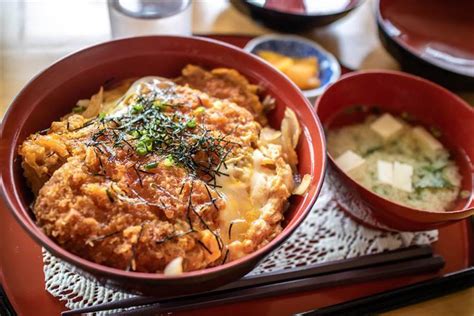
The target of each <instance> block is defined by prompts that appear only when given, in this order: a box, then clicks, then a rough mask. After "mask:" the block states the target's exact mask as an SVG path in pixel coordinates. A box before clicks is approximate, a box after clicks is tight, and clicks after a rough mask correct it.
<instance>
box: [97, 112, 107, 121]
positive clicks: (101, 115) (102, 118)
mask: <svg viewBox="0 0 474 316" xmlns="http://www.w3.org/2000/svg"><path fill="white" fill-rule="evenodd" d="M105 115H106V114H105V113H104V112H100V113H99V115H97V118H98V119H99V120H101V121H103V120H104V119H105Z"/></svg>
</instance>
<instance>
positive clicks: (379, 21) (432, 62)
mask: <svg viewBox="0 0 474 316" xmlns="http://www.w3.org/2000/svg"><path fill="white" fill-rule="evenodd" d="M382 1H385V0H377V3H376V4H375V5H376V12H375V17H376V20H377V24H378V25H379V28H380V29H381V30H382V32H383V33H385V35H386V36H387V37H388V38H390V39H391V40H392V41H394V42H395V43H396V44H397V45H398V46H400V47H401V48H402V49H403V50H405V51H406V52H407V53H409V54H411V55H412V56H413V57H415V58H417V59H418V60H421V61H424V62H426V63H428V64H430V65H432V66H433V67H437V68H440V69H442V70H445V71H447V72H450V73H453V74H456V75H459V76H463V77H466V78H472V79H474V75H470V74H468V73H466V72H463V71H458V70H456V69H453V68H451V67H449V66H447V65H446V64H445V63H440V62H437V61H436V59H427V58H423V57H422V56H421V55H420V54H419V52H418V51H417V50H416V49H414V48H413V47H412V46H411V45H408V44H407V43H406V42H405V41H402V40H401V39H400V37H399V36H396V35H393V34H392V32H391V31H390V30H389V27H388V26H387V25H388V23H387V21H389V23H390V25H393V24H392V23H391V20H389V19H388V18H384V16H383V14H382V10H381V3H382Z"/></svg>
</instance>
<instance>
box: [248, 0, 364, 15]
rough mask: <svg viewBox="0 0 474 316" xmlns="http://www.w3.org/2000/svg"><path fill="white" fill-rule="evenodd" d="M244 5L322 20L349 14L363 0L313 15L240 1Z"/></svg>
mask: <svg viewBox="0 0 474 316" xmlns="http://www.w3.org/2000/svg"><path fill="white" fill-rule="evenodd" d="M242 1H243V2H244V3H245V4H246V5H249V6H252V7H253V8H257V9H260V10H267V11H270V12H276V13H278V14H283V15H289V16H291V17H294V18H323V17H330V16H336V15H341V14H346V13H349V12H350V11H352V10H354V9H356V8H358V7H359V6H360V5H361V4H362V3H364V1H365V0H353V1H351V2H350V3H349V4H348V5H347V6H346V7H345V8H344V9H342V10H335V11H329V12H325V13H319V14H318V13H313V14H299V13H295V12H289V11H283V10H279V9H273V8H267V7H265V6H258V5H256V4H254V3H253V2H252V1H247V0H242Z"/></svg>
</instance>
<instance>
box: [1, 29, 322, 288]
mask: <svg viewBox="0 0 474 316" xmlns="http://www.w3.org/2000/svg"><path fill="white" fill-rule="evenodd" d="M147 39H150V40H151V39H155V40H170V39H178V40H191V41H198V42H207V43H208V44H211V45H219V46H224V47H225V48H226V49H229V50H231V51H234V53H237V54H244V55H246V56H247V58H250V59H251V60H253V61H254V62H256V63H259V64H262V65H263V66H264V67H266V68H270V69H269V70H270V71H272V72H274V73H275V74H276V75H278V74H279V72H278V70H276V69H275V68H273V67H269V65H268V64H267V63H266V62H264V61H263V60H261V59H259V58H257V57H256V56H255V55H253V54H250V53H248V52H246V51H244V50H243V49H241V48H238V47H236V46H234V45H231V44H228V43H225V42H222V41H219V40H215V39H210V38H203V37H199V36H173V35H161V36H158V35H151V36H139V37H125V38H120V39H115V40H110V41H105V42H101V43H98V44H94V45H90V46H87V47H85V48H82V49H80V50H77V51H74V52H72V53H70V54H68V55H66V56H64V57H62V58H59V59H58V60H56V61H55V62H53V63H51V64H49V65H48V66H47V67H46V68H44V69H43V70H41V71H40V72H39V73H37V74H36V75H35V76H33V77H32V78H31V79H30V80H29V81H28V82H27V83H26V84H25V85H24V86H23V88H22V89H21V90H20V92H19V93H18V94H17V95H16V96H15V98H14V99H13V101H12V102H11V104H10V106H9V108H8V110H7V111H6V113H5V115H4V117H3V120H2V122H1V125H0V136H1V142H3V135H4V134H5V132H4V129H5V125H6V122H7V121H10V120H12V119H13V118H12V116H13V105H14V104H16V103H17V102H18V100H19V99H20V98H21V96H22V95H24V94H25V93H26V92H25V90H26V89H27V88H28V87H29V86H30V85H31V84H32V83H33V82H35V81H36V80H38V79H39V78H40V77H42V76H43V75H44V74H45V73H47V72H49V71H50V70H51V68H53V67H57V66H58V65H59V64H61V63H62V62H64V61H68V60H69V59H72V58H74V57H76V56H77V55H81V54H84V53H85V52H88V51H90V50H96V49H101V48H103V47H105V46H107V45H110V44H112V43H118V42H127V41H134V40H135V41H140V40H147ZM282 77H283V79H284V80H285V81H286V82H287V83H288V84H289V86H292V87H293V89H294V90H295V92H296V93H297V94H299V95H300V96H301V101H302V104H304V105H302V106H304V107H306V109H307V111H308V112H309V113H308V114H309V116H310V118H309V120H310V121H313V122H314V124H315V126H316V128H317V131H318V132H319V133H318V134H314V133H312V134H311V135H305V137H309V139H308V140H309V142H308V143H310V147H313V146H311V139H312V138H313V137H316V138H319V142H320V143H321V145H322V147H321V153H322V155H321V157H318V160H319V159H320V161H321V163H320V165H321V170H320V172H319V173H315V174H314V178H315V179H319V181H318V182H316V181H315V182H314V183H315V184H314V194H313V195H312V196H307V197H306V198H308V204H307V206H306V208H304V209H303V211H302V213H301V215H300V216H299V217H297V218H295V220H294V221H292V222H291V225H288V226H286V227H285V228H284V230H283V231H282V232H281V233H279V234H278V235H277V236H276V237H275V238H274V239H272V240H271V241H270V242H269V243H268V244H266V245H265V246H263V247H262V248H260V249H257V250H256V251H254V252H252V253H250V254H248V255H246V256H244V257H242V258H239V259H237V260H234V261H231V262H227V263H224V264H221V265H218V266H215V267H211V268H205V269H202V270H196V271H190V272H184V273H183V274H180V275H173V276H169V275H168V276H167V275H164V274H163V273H150V272H136V271H125V270H121V269H117V268H113V267H109V266H106V265H102V264H99V263H95V262H93V261H89V260H87V259H84V258H82V257H80V256H78V255H75V254H73V253H72V252H69V251H68V250H66V249H64V248H62V247H61V246H59V245H58V244H57V243H55V242H54V241H53V240H52V239H50V238H49V237H48V236H47V235H46V234H45V233H44V232H43V231H42V230H41V229H40V228H39V227H38V226H37V225H36V224H35V223H34V221H33V220H32V218H31V217H30V216H27V218H24V217H25V216H24V214H23V213H26V212H23V211H17V208H18V209H24V207H23V206H22V205H21V204H19V205H17V203H16V202H17V201H18V190H17V186H18V185H17V183H16V181H14V173H15V172H14V170H13V169H14V164H5V165H9V167H8V168H5V167H2V166H0V167H1V168H2V169H4V171H5V172H2V174H0V197H1V198H2V200H3V201H4V202H5V205H6V206H7V207H8V209H9V210H10V212H11V213H12V214H13V215H14V217H15V219H16V220H17V222H18V223H19V224H20V226H22V227H23V229H24V230H25V231H26V232H27V233H28V234H29V235H30V237H32V238H33V239H34V240H35V241H36V242H37V243H38V244H40V245H41V246H43V247H45V248H46V249H47V250H49V251H51V252H52V253H53V254H54V255H56V256H58V257H60V258H62V259H63V260H65V261H67V262H69V263H70V264H73V265H74V266H77V267H79V268H80V269H83V270H85V271H86V272H89V271H93V272H94V273H99V274H100V275H108V276H115V277H120V278H121V279H128V280H142V281H166V282H168V281H169V282H172V281H179V280H183V279H189V280H191V279H197V278H199V277H203V276H211V275H215V276H219V272H222V271H224V270H230V269H231V268H234V269H235V268H237V267H239V266H240V267H243V266H245V263H246V262H251V261H252V260H259V258H263V257H264V256H265V255H267V254H268V253H269V252H270V251H272V250H273V249H275V248H276V247H277V246H278V245H280V244H281V243H283V242H284V241H285V240H287V239H288V238H289V237H290V236H291V234H292V233H293V232H294V231H295V230H296V229H297V228H298V227H299V225H300V224H301V222H302V221H303V220H304V219H305V218H306V216H307V215H308V214H309V212H310V211H311V209H312V207H313V205H314V203H315V202H316V199H317V197H318V196H319V193H320V191H321V188H322V185H323V182H324V178H325V171H326V166H327V156H326V140H325V135H324V130H323V127H322V124H321V122H320V120H319V118H318V117H317V115H316V113H315V111H314V109H313V108H312V106H311V104H310V103H309V101H308V100H307V99H306V98H305V97H304V96H303V95H302V93H301V91H300V90H299V88H298V87H297V86H296V85H295V84H294V83H293V82H292V81H290V80H289V79H288V78H286V77H285V76H282ZM19 131H20V130H19V129H18V130H16V131H15V133H14V135H13V136H12V140H13V141H14V142H16V141H17V140H18V138H19ZM0 152H4V153H5V154H6V156H8V158H15V157H16V154H15V153H16V149H14V150H12V149H11V148H7V146H3V144H1V146H0ZM314 152H317V151H316V150H314ZM8 158H7V159H8ZM6 179H10V180H11V186H12V190H11V192H9V193H8V192H7V189H6V187H5V180H6Z"/></svg>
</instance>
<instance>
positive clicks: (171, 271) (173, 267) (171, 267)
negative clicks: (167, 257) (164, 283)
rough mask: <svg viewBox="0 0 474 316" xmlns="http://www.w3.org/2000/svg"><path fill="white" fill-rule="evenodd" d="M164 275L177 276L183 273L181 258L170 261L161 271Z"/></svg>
mask: <svg viewBox="0 0 474 316" xmlns="http://www.w3.org/2000/svg"><path fill="white" fill-rule="evenodd" d="M163 273H164V274H165V275H179V274H181V273H183V258H182V257H176V258H174V259H173V260H171V261H170V262H169V263H168V264H167V265H166V268H165V270H164V271H163Z"/></svg>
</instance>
